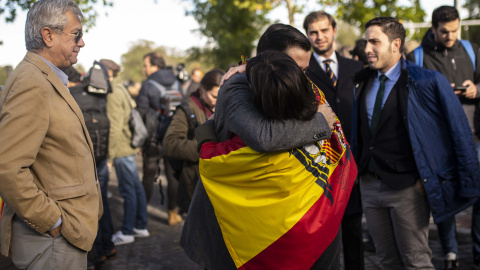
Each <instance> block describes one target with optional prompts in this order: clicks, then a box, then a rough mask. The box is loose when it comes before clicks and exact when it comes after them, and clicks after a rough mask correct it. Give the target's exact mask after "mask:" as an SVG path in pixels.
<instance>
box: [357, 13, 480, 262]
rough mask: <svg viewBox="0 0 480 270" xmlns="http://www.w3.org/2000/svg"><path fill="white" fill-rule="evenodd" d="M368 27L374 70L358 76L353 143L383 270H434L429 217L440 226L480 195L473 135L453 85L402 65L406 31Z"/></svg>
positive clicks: (381, 20) (396, 25) (392, 23)
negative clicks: (429, 239) (429, 235)
mask: <svg viewBox="0 0 480 270" xmlns="http://www.w3.org/2000/svg"><path fill="white" fill-rule="evenodd" d="M365 28H366V29H365V39H366V40H367V45H366V48H365V52H366V53H367V59H368V62H369V66H370V68H366V69H363V70H361V71H360V72H358V73H357V74H355V77H354V85H355V96H356V99H355V101H356V105H355V106H354V108H355V111H354V112H355V116H354V117H352V121H353V125H352V126H353V127H354V129H353V131H354V132H353V134H352V137H351V139H352V142H351V144H352V149H354V151H356V150H357V151H358V153H357V155H356V161H357V165H358V172H359V173H358V175H359V179H360V191H361V194H362V206H363V210H364V213H365V218H366V220H367V224H368V228H369V230H370V233H371V235H372V238H373V241H374V243H375V247H376V253H377V257H378V261H379V263H380V268H381V269H434V267H433V265H432V262H431V259H432V253H431V250H430V248H429V246H428V232H429V220H430V213H431V214H432V216H433V219H434V221H435V223H438V222H442V221H444V220H446V219H448V218H449V217H451V216H453V215H455V214H456V213H458V212H460V211H462V210H464V209H465V208H467V207H469V206H470V205H472V204H473V203H474V202H475V201H476V200H477V198H476V197H477V196H478V195H479V191H478V190H479V189H478V186H479V182H478V165H477V161H476V158H475V155H476V153H475V146H474V142H473V136H472V133H471V131H470V127H469V125H468V120H467V118H466V116H465V113H464V112H463V109H462V106H461V104H460V102H459V101H458V98H456V96H455V93H454V92H453V91H452V87H451V86H450V83H449V81H448V80H447V79H446V78H445V77H444V76H443V75H442V74H440V73H439V72H436V71H432V70H427V69H424V68H421V67H419V66H417V65H415V64H413V63H411V62H409V61H405V60H404V58H403V51H404V43H405V33H406V31H405V28H404V27H403V25H402V24H401V23H400V22H399V21H398V20H397V19H395V18H391V17H378V18H374V19H372V20H370V21H369V22H367V24H366V26H365ZM430 210H431V211H430Z"/></svg>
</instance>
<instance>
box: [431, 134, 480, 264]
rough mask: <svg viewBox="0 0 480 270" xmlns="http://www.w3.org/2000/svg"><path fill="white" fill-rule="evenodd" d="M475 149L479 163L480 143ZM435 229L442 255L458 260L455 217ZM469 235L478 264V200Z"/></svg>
mask: <svg viewBox="0 0 480 270" xmlns="http://www.w3.org/2000/svg"><path fill="white" fill-rule="evenodd" d="M475 149H476V151H477V162H478V161H480V142H478V143H476V145H475ZM479 168H480V162H479ZM437 227H438V235H439V237H440V242H441V244H442V249H443V253H444V254H445V255H447V253H449V252H453V253H455V254H457V259H458V242H457V232H456V231H457V230H456V226H455V217H450V218H448V219H446V220H445V221H444V222H441V223H438V225H437ZM471 234H472V240H473V258H474V259H475V262H477V263H478V262H480V200H479V201H477V202H476V203H475V204H474V205H473V209H472V231H471Z"/></svg>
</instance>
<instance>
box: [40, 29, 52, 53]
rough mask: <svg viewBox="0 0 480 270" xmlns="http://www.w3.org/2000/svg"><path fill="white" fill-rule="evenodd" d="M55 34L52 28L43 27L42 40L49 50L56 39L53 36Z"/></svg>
mask: <svg viewBox="0 0 480 270" xmlns="http://www.w3.org/2000/svg"><path fill="white" fill-rule="evenodd" d="M53 32H54V31H53V30H52V29H51V28H50V27H43V28H42V30H41V33H42V39H43V42H44V43H45V46H47V48H51V47H52V46H53V39H54V38H55V37H54V36H53Z"/></svg>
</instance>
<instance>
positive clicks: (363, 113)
mask: <svg viewBox="0 0 480 270" xmlns="http://www.w3.org/2000/svg"><path fill="white" fill-rule="evenodd" d="M364 85H366V83H365V84H364ZM360 121H361V123H362V127H364V128H366V129H368V131H367V132H363V131H360V132H361V133H362V134H364V136H366V137H365V141H367V142H369V141H370V138H371V137H372V134H371V132H370V126H369V125H368V114H367V95H362V96H361V102H360Z"/></svg>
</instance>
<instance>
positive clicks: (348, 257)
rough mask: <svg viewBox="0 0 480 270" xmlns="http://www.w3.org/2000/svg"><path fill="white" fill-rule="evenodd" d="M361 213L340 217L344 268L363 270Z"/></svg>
mask: <svg viewBox="0 0 480 270" xmlns="http://www.w3.org/2000/svg"><path fill="white" fill-rule="evenodd" d="M362 216H363V213H358V214H352V215H344V216H343V219H342V243H343V259H344V263H345V270H364V269H365V262H364V253H363V233H362V232H363V231H362Z"/></svg>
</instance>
